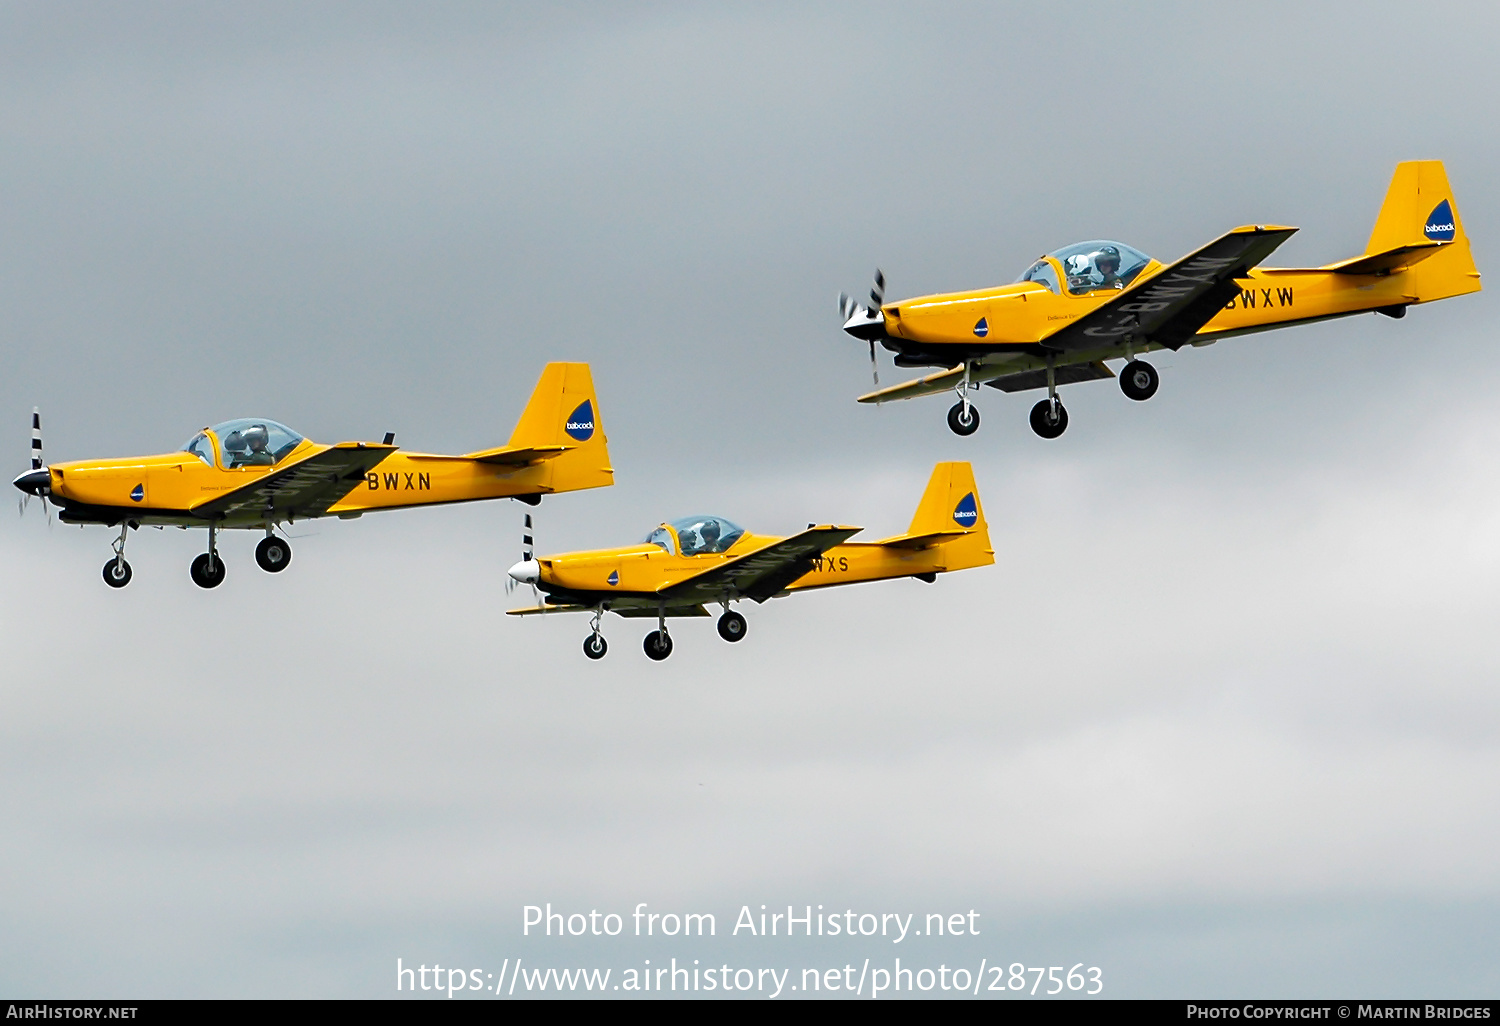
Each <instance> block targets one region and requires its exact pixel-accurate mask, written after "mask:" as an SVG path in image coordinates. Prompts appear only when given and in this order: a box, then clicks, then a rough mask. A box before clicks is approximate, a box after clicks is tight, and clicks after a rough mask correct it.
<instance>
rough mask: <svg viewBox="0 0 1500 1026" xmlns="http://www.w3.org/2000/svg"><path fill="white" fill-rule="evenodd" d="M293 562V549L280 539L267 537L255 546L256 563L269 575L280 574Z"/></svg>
mask: <svg viewBox="0 0 1500 1026" xmlns="http://www.w3.org/2000/svg"><path fill="white" fill-rule="evenodd" d="M291 561H292V547H291V546H290V545H289V544H287V543H286V542H285V541H283V540H282V539H280V538H275V537H272V536H271V535H267V536H266V537H265V538H263V539H261V543H260V544H259V545H257V546H255V562H256V564H257V565H258V566H259V567H260V568H261V569H262V570H264V571H265V572H266V573H268V574H279V573H281V571H283V570H285V569H286V568H287V564H289V563H291Z"/></svg>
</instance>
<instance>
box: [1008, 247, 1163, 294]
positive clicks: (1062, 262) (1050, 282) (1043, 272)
mask: <svg viewBox="0 0 1500 1026" xmlns="http://www.w3.org/2000/svg"><path fill="white" fill-rule="evenodd" d="M1149 263H1151V258H1150V257H1148V256H1147V255H1146V254H1144V253H1142V252H1141V251H1140V250H1138V249H1136V248H1135V247H1133V246H1127V245H1125V243H1123V242H1113V241H1111V240H1109V239H1092V240H1090V241H1088V242H1075V243H1073V245H1071V246H1064V247H1063V248H1062V249H1055V250H1053V251H1052V252H1051V253H1048V254H1047V255H1046V256H1045V257H1043V258H1042V259H1041V260H1038V261H1037V262H1036V263H1035V264H1032V265H1031V267H1029V268H1028V269H1027V270H1026V272H1025V273H1024V274H1022V275H1021V277H1019V278H1017V279H1016V280H1017V281H1036V282H1040V283H1041V284H1043V285H1046V286H1047V287H1048V288H1049V289H1051V290H1052V291H1053V292H1056V291H1058V285H1057V282H1056V280H1055V272H1054V267H1060V268H1062V273H1063V278H1064V280H1065V281H1066V282H1067V285H1068V291H1069V292H1071V293H1073V294H1075V295H1077V294H1078V293H1081V292H1092V291H1094V290H1095V289H1122V288H1124V287H1125V286H1126V285H1129V284H1130V283H1131V282H1132V281H1133V280H1134V279H1135V276H1136V275H1138V274H1140V273H1141V272H1142V271H1144V270H1145V269H1146V265H1147V264H1149Z"/></svg>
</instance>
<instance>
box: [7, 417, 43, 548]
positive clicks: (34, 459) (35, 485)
mask: <svg viewBox="0 0 1500 1026" xmlns="http://www.w3.org/2000/svg"><path fill="white" fill-rule="evenodd" d="M12 484H14V485H15V486H16V487H17V488H19V489H20V490H21V501H20V504H19V510H20V514H21V516H25V515H26V507H27V506H29V505H31V497H32V496H33V495H34V496H36V497H37V498H39V499H42V500H43V501H42V513H43V515H44V516H45V517H46V518H47V526H49V527H50V526H52V511H51V510H50V509H48V508H47V502H46V497H47V496H48V495H50V494H52V472H51V471H50V470H48V469H47V467H46V464H45V463H44V462H43V461H42V411H41V410H40V409H38V408H37V407H35V406H33V407H32V408H31V469H30V470H28V471H26V472H25V473H24V474H20V475H18V476H17V477H16V479H15V481H13V482H12Z"/></svg>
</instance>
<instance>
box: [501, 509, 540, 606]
mask: <svg viewBox="0 0 1500 1026" xmlns="http://www.w3.org/2000/svg"><path fill="white" fill-rule="evenodd" d="M539 570H540V568H539V567H538V566H537V563H536V553H535V551H534V546H533V544H532V537H531V514H530V513H527V514H526V515H525V519H524V521H523V527H522V529H521V561H520V562H519V563H517V564H516V565H515V566H513V567H511V568H510V569H509V570H508V571H506V574H505V593H506V594H507V595H509V594H510V593H511V592H513V591H515V590H516V585H517V584H529V585H531V594H532V597H533V598H535V599H536V600H537V601H538V602H540V601H541V598H542V596H541V593H540V592H538V591H537V590H536V579H537V574H538V572H539Z"/></svg>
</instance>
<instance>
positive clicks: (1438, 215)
mask: <svg viewBox="0 0 1500 1026" xmlns="http://www.w3.org/2000/svg"><path fill="white" fill-rule="evenodd" d="M1454 228H1455V222H1454V220H1453V208H1452V207H1450V206H1449V205H1448V201H1447V200H1443V202H1441V203H1439V204H1438V205H1437V206H1435V207H1433V208H1432V213H1430V214H1428V215H1427V224H1426V226H1424V227H1423V229H1422V231H1423V233H1424V234H1426V236H1427V237H1428V238H1429V239H1431V240H1432V241H1433V242H1452V241H1453V232H1454Z"/></svg>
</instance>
